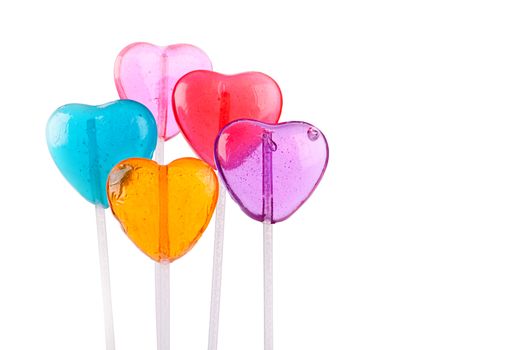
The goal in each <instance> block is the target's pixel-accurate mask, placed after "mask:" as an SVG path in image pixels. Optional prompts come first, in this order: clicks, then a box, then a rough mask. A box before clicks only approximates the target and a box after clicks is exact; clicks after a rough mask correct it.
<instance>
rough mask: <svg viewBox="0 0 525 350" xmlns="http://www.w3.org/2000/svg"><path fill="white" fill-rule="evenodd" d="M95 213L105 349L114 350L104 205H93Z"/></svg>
mask: <svg viewBox="0 0 525 350" xmlns="http://www.w3.org/2000/svg"><path fill="white" fill-rule="evenodd" d="M95 215H96V220H97V235H98V254H99V262H100V280H101V284H102V302H103V305H104V325H105V332H106V350H115V330H114V327H113V307H112V305H111V284H110V278H109V254H108V238H107V233H106V213H105V211H104V207H103V206H101V205H95Z"/></svg>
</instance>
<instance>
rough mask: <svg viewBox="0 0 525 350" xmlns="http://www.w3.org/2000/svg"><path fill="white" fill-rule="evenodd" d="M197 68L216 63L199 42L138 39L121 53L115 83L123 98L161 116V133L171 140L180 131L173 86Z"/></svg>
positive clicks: (207, 67) (205, 68)
mask: <svg viewBox="0 0 525 350" xmlns="http://www.w3.org/2000/svg"><path fill="white" fill-rule="evenodd" d="M197 69H204V70H211V69H212V67H211V62H210V59H209V58H208V56H206V54H205V53H204V52H203V51H202V50H201V49H199V48H197V47H195V46H192V45H187V44H177V45H170V46H165V47H161V46H155V45H152V44H148V43H134V44H131V45H129V46H127V47H126V48H124V49H123V50H122V51H121V52H120V53H119V55H118V57H117V60H116V62H115V84H116V85H117V90H118V93H119V96H120V97H121V98H129V99H132V100H135V101H138V102H140V103H143V104H144V105H145V106H146V107H148V108H149V110H150V111H151V112H152V113H153V115H154V116H155V119H156V120H157V124H158V133H159V137H161V138H162V139H164V140H168V139H170V138H172V137H173V136H175V135H177V134H178V133H179V127H178V126H177V124H176V122H175V118H174V117H173V110H172V108H171V96H172V93H173V88H174V87H175V84H176V83H177V81H178V80H179V79H180V78H181V77H182V76H183V75H184V74H186V73H188V72H191V71H193V70H197Z"/></svg>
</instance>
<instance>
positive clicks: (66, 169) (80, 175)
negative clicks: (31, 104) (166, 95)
mask: <svg viewBox="0 0 525 350" xmlns="http://www.w3.org/2000/svg"><path fill="white" fill-rule="evenodd" d="M46 138H47V145H48V148H49V152H50V153H51V156H52V157H53V160H54V161H55V164H56V165H57V167H58V169H59V170H60V171H61V172H62V175H64V177H65V178H66V179H67V181H69V183H70V184H71V185H73V187H74V188H75V189H76V190H77V191H78V192H79V193H80V194H81V195H82V196H83V197H84V198H85V199H87V200H88V201H89V202H91V203H93V204H96V205H97V204H100V205H102V206H103V207H105V208H107V207H108V202H107V197H106V179H107V177H108V174H109V172H110V170H111V169H112V168H113V167H114V166H115V165H116V164H117V163H118V162H120V161H121V160H123V159H126V158H130V157H149V158H151V156H152V155H153V151H154V150H155V145H156V142H157V126H156V124H155V119H154V118H153V115H152V114H151V112H150V111H149V110H148V109H147V108H146V107H145V106H143V105H142V104H140V103H138V102H135V101H130V100H119V101H115V102H110V103H108V104H105V105H101V106H88V105H82V104H68V105H65V106H62V107H60V108H59V109H57V110H56V111H55V112H54V113H53V114H52V115H51V117H50V118H49V121H48V123H47V129H46Z"/></svg>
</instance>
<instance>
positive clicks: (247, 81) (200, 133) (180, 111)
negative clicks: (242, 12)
mask: <svg viewBox="0 0 525 350" xmlns="http://www.w3.org/2000/svg"><path fill="white" fill-rule="evenodd" d="M281 107H282V96H281V90H280V89H279V86H278V85H277V83H276V82H275V81H274V80H273V79H272V78H270V77H269V76H267V75H265V74H263V73H258V72H249V73H241V74H237V75H223V74H219V73H215V72H210V71H195V72H191V73H188V74H187V75H185V76H184V77H182V78H181V79H180V80H179V82H178V83H177V85H176V86H175V90H174V91H173V109H174V111H175V117H176V118H177V123H178V124H179V126H180V128H181V131H182V133H183V134H184V137H185V138H186V139H187V140H188V142H189V144H190V145H191V147H192V148H193V150H194V151H195V152H196V153H197V154H198V155H199V157H200V158H201V159H202V160H204V161H205V162H206V163H208V164H210V165H211V166H212V167H215V162H214V159H213V145H214V142H215V139H216V137H217V134H218V133H219V131H220V130H221V129H222V128H223V127H224V126H226V124H228V123H230V122H232V121H234V120H237V119H241V118H249V119H255V120H259V121H263V122H266V123H271V124H275V123H277V121H278V120H279V117H280V115H281Z"/></svg>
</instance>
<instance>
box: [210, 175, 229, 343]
mask: <svg viewBox="0 0 525 350" xmlns="http://www.w3.org/2000/svg"><path fill="white" fill-rule="evenodd" d="M225 212H226V189H225V187H224V183H223V182H222V181H221V182H220V184H219V199H218V201H217V209H216V210H215V242H214V246H213V272H212V280H211V302H210V325H209V330H208V350H217V343H218V339H219V313H220V306H221V281H222V257H223V245H224V219H225Z"/></svg>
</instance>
